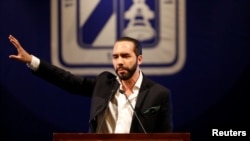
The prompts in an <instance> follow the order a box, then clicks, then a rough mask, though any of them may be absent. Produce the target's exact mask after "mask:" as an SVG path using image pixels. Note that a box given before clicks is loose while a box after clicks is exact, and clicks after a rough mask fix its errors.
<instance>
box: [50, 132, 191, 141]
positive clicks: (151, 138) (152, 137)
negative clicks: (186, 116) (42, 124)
mask: <svg viewBox="0 0 250 141" xmlns="http://www.w3.org/2000/svg"><path fill="white" fill-rule="evenodd" d="M53 141H190V133H129V134H96V133H53Z"/></svg>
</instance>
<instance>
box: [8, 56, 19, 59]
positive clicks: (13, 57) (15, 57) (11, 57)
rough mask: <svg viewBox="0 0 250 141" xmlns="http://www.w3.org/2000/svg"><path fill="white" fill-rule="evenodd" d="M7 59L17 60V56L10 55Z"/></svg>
mask: <svg viewBox="0 0 250 141" xmlns="http://www.w3.org/2000/svg"><path fill="white" fill-rule="evenodd" d="M9 58H10V59H18V56H17V55H10V56H9Z"/></svg>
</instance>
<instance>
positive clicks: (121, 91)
mask: <svg viewBox="0 0 250 141" xmlns="http://www.w3.org/2000/svg"><path fill="white" fill-rule="evenodd" d="M119 92H120V93H121V94H123V95H125V97H126V99H127V100H128V103H129V105H130V107H131V108H132V110H133V112H134V114H135V117H136V119H137V121H138V122H139V124H140V126H141V128H142V130H143V132H144V133H145V134H146V133H147V132H146V130H145V128H144V127H143V125H142V123H141V120H140V119H139V117H138V116H137V114H136V111H135V109H134V107H133V105H132V104H131V102H130V100H129V99H128V96H127V95H126V94H125V93H124V91H123V90H119Z"/></svg>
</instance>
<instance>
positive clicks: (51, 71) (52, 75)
mask: <svg viewBox="0 0 250 141" xmlns="http://www.w3.org/2000/svg"><path fill="white" fill-rule="evenodd" d="M33 73H34V74H35V75H37V76H39V77H41V78H43V79H45V80H47V81H49V82H50V83H53V84H55V85H57V86H59V87H60V88H63V89H65V90H67V91H69V92H70V93H74V94H79V95H83V96H89V97H91V98H92V104H91V110H90V120H89V122H90V132H96V128H97V116H98V115H99V114H100V113H101V112H102V111H103V110H105V108H106V107H107V105H108V102H109V99H110V97H111V96H112V95H114V93H115V92H116V90H117V89H118V87H119V83H118V82H117V80H116V76H115V75H114V74H112V73H110V72H106V71H105V72H102V73H101V74H99V75H98V76H97V77H95V78H87V77H81V76H76V75H73V74H71V73H70V72H68V71H65V70H63V69H60V68H58V67H56V66H53V65H51V64H49V63H47V62H45V61H42V60H41V63H40V66H39V69H38V70H37V71H35V72H34V71H33ZM135 111H136V113H137V115H138V117H139V119H140V120H141V122H142V125H143V126H144V128H145V130H146V132H147V133H161V132H171V131H172V113H171V112H172V111H171V98H170V91H169V90H168V89H167V88H165V87H163V86H161V85H160V84H157V83H155V82H153V81H152V80H150V79H148V78H147V77H146V76H145V75H144V74H143V80H142V85H141V88H140V90H139V94H138V98H137V102H136V106H135ZM143 132H144V131H143V129H142V127H141V126H140V124H139V122H138V120H137V119H136V117H135V116H133V119H132V123H131V128H130V133H143Z"/></svg>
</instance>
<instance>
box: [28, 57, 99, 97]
mask: <svg viewBox="0 0 250 141" xmlns="http://www.w3.org/2000/svg"><path fill="white" fill-rule="evenodd" d="M32 72H33V74H34V75H36V76H38V77H40V78H42V79H43V80H45V81H47V82H49V83H52V84H54V85H56V86H58V87H59V88H62V89H64V90H66V91H68V92H70V93H73V94H79V95H84V96H91V94H92V92H93V89H94V85H95V78H87V77H82V76H77V75H74V74H72V73H71V72H69V71H67V70H64V69H61V68H59V67H57V66H54V65H51V64H49V63H48V62H46V61H43V60H41V62H40V65H39V68H38V70H37V71H32Z"/></svg>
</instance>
